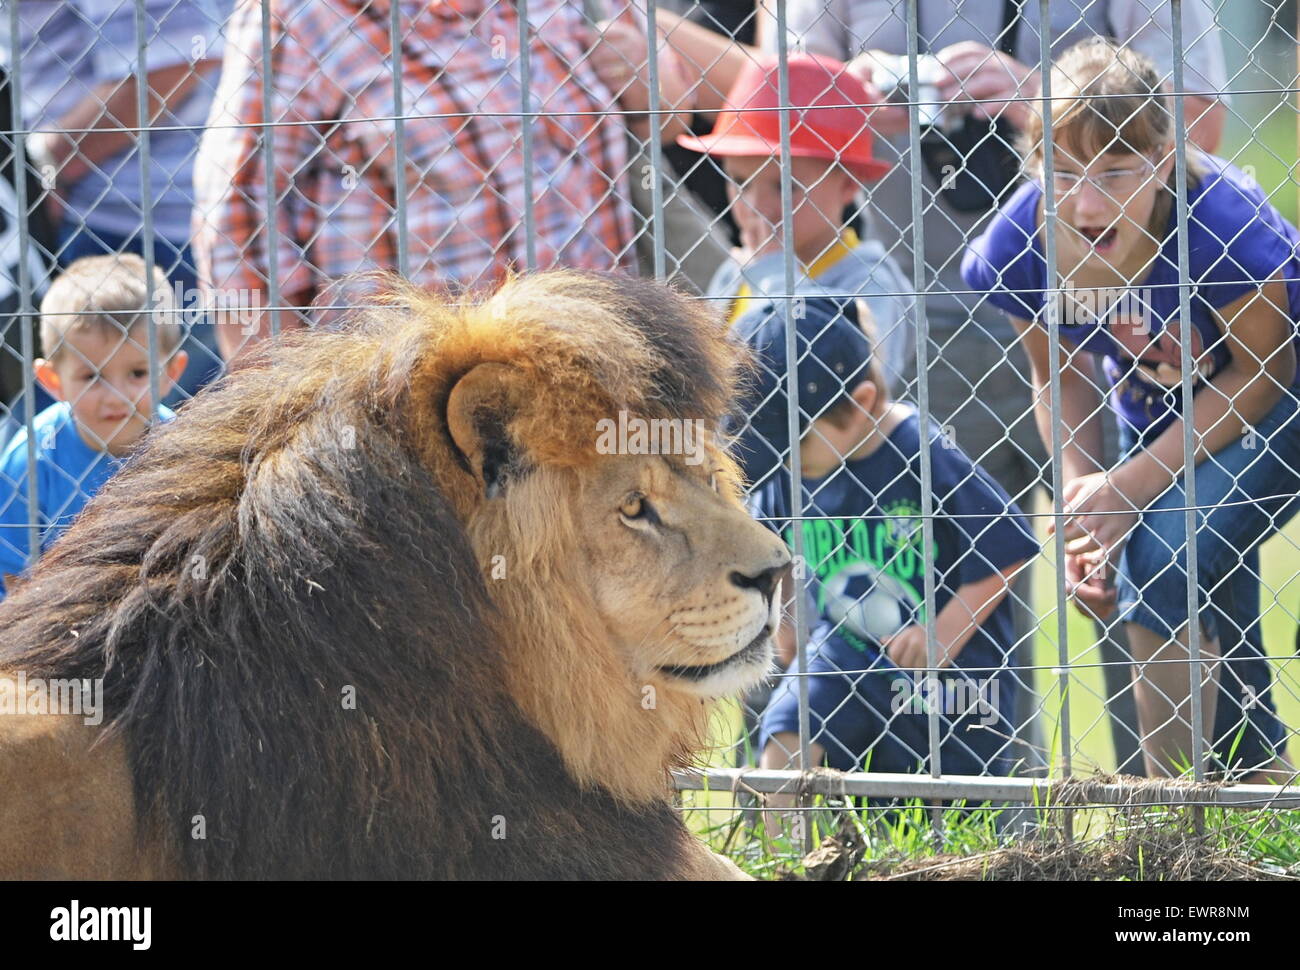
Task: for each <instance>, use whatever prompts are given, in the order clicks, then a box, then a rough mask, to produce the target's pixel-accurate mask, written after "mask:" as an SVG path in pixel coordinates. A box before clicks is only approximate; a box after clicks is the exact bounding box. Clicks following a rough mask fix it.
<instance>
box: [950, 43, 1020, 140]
mask: <svg viewBox="0 0 1300 970" xmlns="http://www.w3.org/2000/svg"><path fill="white" fill-rule="evenodd" d="M935 57H936V58H937V59H938V61H939V63H941V64H942V65H943V66H944V67H946V68H947V69H948V75H947V76H946V77H943V78H941V79H940V80H939V81H938V85H939V97H940V98H941V99H942V100H943V101H945V102H960V101H971V100H974V101H977V102H981V103H977V104H974V105H970V106H969V107H970V109H971V110H972V111H973V112H974V113H975V114H976V115H977V116H979V117H983V118H989V119H992V118H996V117H997V116H998V115H999V114H1000V113H1001V112H1003V111H1006V112H1007V113H1008V114H1007V117H1008V120H1010V121H1011V122H1012V123H1013V124H1016V125H1017V126H1019V127H1023V117H1024V115H1023V112H1024V111H1025V110H1026V106H1025V105H1024V104H1023V103H1017V102H1014V101H1012V100H1011V99H1013V98H1017V97H1020V98H1023V97H1029V96H1031V95H1032V94H1033V93H1034V90H1036V86H1035V88H1034V90H1031V89H1030V88H1029V86H1028V85H1027V84H1026V81H1028V80H1029V79H1030V77H1031V76H1032V75H1033V73H1034V70H1033V68H1031V67H1028V66H1027V65H1024V64H1021V63H1020V62H1019V61H1017V60H1016V59H1015V58H1014V57H1010V56H1008V55H1007V54H1004V53H1002V51H995V50H993V48H991V47H989V46H988V45H987V44H981V43H979V42H978V41H973V40H966V41H962V42H961V43H959V44H950V45H948V46H947V47H945V48H944V49H943V50H941V51H939V52H938V53H937V54H935Z"/></svg>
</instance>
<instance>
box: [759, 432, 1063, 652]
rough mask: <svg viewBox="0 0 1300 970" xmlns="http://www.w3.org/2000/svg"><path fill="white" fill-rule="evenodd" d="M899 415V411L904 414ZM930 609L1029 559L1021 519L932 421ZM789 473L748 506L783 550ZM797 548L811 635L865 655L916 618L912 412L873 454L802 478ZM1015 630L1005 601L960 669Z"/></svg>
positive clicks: (920, 609) (1003, 647)
mask: <svg viewBox="0 0 1300 970" xmlns="http://www.w3.org/2000/svg"><path fill="white" fill-rule="evenodd" d="M909 410H910V409H909ZM928 437H929V449H930V460H931V465H930V468H931V482H932V485H933V489H932V491H933V495H934V513H935V518H934V556H933V562H934V587H935V604H934V605H935V609H936V610H940V611H941V610H942V609H943V608H944V606H946V605H947V603H948V601H949V600H951V599H952V597H953V594H954V593H955V592H956V591H957V590H958V589H959V588H960V587H962V586H965V585H966V584H967V583H972V582H975V581H977V580H980V579H983V578H984V577H986V576H989V575H990V574H992V573H995V572H998V571H1000V570H1002V569H1006V568H1007V567H1008V566H1012V565H1014V564H1016V563H1018V562H1020V561H1022V560H1024V559H1030V558H1032V557H1034V556H1036V555H1037V554H1038V550H1039V547H1038V540H1037V539H1036V538H1035V537H1034V534H1033V532H1032V531H1031V530H1030V528H1029V524H1028V523H1027V522H1026V520H1025V517H1024V515H1023V514H1022V513H1021V512H1020V510H1019V509H1018V508H1017V507H1016V505H1015V503H1014V502H1012V501H1011V499H1010V498H1008V497H1007V493H1006V492H1004V491H1003V490H1002V488H1001V487H1000V486H999V485H998V484H997V483H996V482H995V481H994V480H993V479H992V478H991V477H989V475H988V474H987V473H986V472H985V471H984V470H983V469H981V468H978V467H976V466H975V465H974V464H973V463H972V462H971V460H970V459H969V458H967V457H966V455H965V454H964V453H963V452H962V451H961V449H959V448H957V447H956V446H955V445H952V443H951V442H949V441H946V440H945V439H944V438H943V437H942V436H940V435H939V434H938V432H937V431H936V430H935V429H934V428H933V427H932V428H931V431H930V434H929V436H928ZM789 477H790V476H789V473H788V472H787V473H786V474H785V475H784V476H782V475H775V476H773V477H771V478H769V479H768V481H767V482H766V483H765V484H764V485H762V486H761V487H760V488H759V489H758V490H757V491H756V492H755V496H754V499H755V500H754V505H755V507H756V509H757V511H758V513H759V514H760V515H761V516H763V517H765V518H766V519H767V524H768V525H769V526H770V527H772V528H773V529H775V530H777V531H778V532H780V534H781V535H783V536H784V537H785V539H786V542H787V544H789V545H790V546H791V547H792V548H793V546H794V536H793V531H792V524H793V523H792V521H791V512H790V503H789V500H788V495H789ZM796 514H798V515H802V516H807V517H808V518H806V519H804V520H803V542H804V555H805V557H806V558H807V561H808V565H809V572H810V573H811V574H812V575H813V576H814V578H815V582H814V584H813V588H814V595H815V598H816V603H815V609H816V611H817V615H818V617H819V622H818V624H817V627H816V630H815V631H814V640H818V639H821V638H824V637H825V636H828V635H831V636H839V637H841V638H843V639H844V640H845V641H846V642H848V643H849V644H850V645H851V646H853V647H855V648H856V649H858V650H861V651H863V652H864V653H868V654H874V653H877V652H879V641H880V639H881V638H882V637H886V636H889V635H890V634H892V633H895V632H897V631H898V630H901V629H902V628H903V627H905V626H909V625H911V624H913V623H916V624H921V623H924V622H925V576H924V566H925V557H924V556H923V554H922V532H921V422H920V420H919V418H918V416H917V414H916V412H915V411H912V412H911V413H910V414H909V415H908V416H907V417H906V418H905V419H904V420H902V421H901V422H900V423H899V424H898V426H897V427H896V428H894V430H893V432H892V433H891V434H890V436H889V438H888V439H887V440H886V441H885V442H883V443H882V444H881V446H880V447H879V448H878V449H876V451H875V452H873V453H872V454H870V455H868V456H867V457H865V458H862V459H859V460H857V461H848V462H845V463H844V465H843V466H842V467H841V468H838V469H836V470H835V471H833V472H831V473H830V474H829V475H827V476H826V477H825V478H821V479H805V480H804V508H803V509H802V510H797V511H796ZM1014 643H1015V634H1014V630H1013V626H1012V620H1011V602H1010V599H1009V598H1008V597H1004V598H1003V599H1002V601H1001V602H1000V603H999V604H998V605H997V608H996V609H995V610H994V611H993V613H992V614H991V615H990V616H989V618H988V619H986V620H985V621H984V624H983V626H982V627H981V628H980V629H979V630H977V631H976V632H975V634H974V635H973V636H972V637H971V638H970V640H969V641H967V643H966V646H965V647H964V648H963V649H962V651H961V653H960V654H959V655H958V657H957V660H956V661H955V664H956V666H959V667H981V666H993V667H996V666H1000V665H1001V664H1003V663H1004V661H1005V659H1006V657H1007V655H1008V652H1009V650H1010V648H1011V646H1012V645H1013V644H1014Z"/></svg>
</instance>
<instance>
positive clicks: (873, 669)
mask: <svg viewBox="0 0 1300 970" xmlns="http://www.w3.org/2000/svg"><path fill="white" fill-rule="evenodd" d="M859 307H860V303H859V302H858V301H849V302H841V301H838V300H834V299H830V298H821V297H816V298H809V299H807V300H806V301H805V302H803V303H802V304H801V305H799V306H798V307H797V312H796V313H795V318H796V329H797V346H798V351H799V358H798V367H797V375H798V381H799V405H800V412H801V414H800V426H801V428H802V429H803V435H802V438H801V440H800V443H799V454H800V461H801V463H802V468H801V474H802V478H803V481H802V483H801V484H802V489H801V492H802V495H801V498H800V499H799V502H798V505H797V506H795V505H793V504H792V502H791V501H790V475H789V473H788V471H786V469H785V467H784V462H785V461H786V459H787V457H788V453H789V448H790V445H789V436H788V432H787V428H788V425H787V398H786V394H785V377H784V374H785V373H786V370H787V364H786V353H785V323H784V319H783V315H782V314H780V313H779V312H777V311H776V310H775V309H770V310H769V312H768V313H767V314H765V315H763V316H761V317H760V316H755V317H754V318H753V320H752V322H750V321H741V323H740V324H739V325H738V327H739V333H738V336H740V338H741V339H743V340H745V341H746V342H747V343H749V344H750V345H751V346H752V347H754V349H755V350H756V351H757V352H758V354H759V358H760V361H761V363H762V366H761V367H760V368H759V372H760V376H759V378H758V380H757V385H758V386H757V387H756V389H755V391H756V393H755V394H754V395H753V397H752V398H751V400H752V401H753V402H754V403H755V404H756V411H755V412H754V413H753V416H752V418H751V419H750V423H749V426H748V427H747V428H746V429H745V430H744V431H743V432H742V434H741V436H740V439H739V441H738V445H739V447H740V457H741V460H742V461H743V462H745V464H746V467H747V471H749V470H751V469H755V470H757V471H758V474H759V478H760V480H759V481H758V482H757V484H756V487H755V491H754V497H755V504H756V506H757V511H758V514H759V515H760V516H762V517H764V518H766V519H767V520H768V521H769V524H771V525H772V527H773V528H776V529H778V530H779V531H780V532H781V533H782V534H783V535H784V536H785V537H786V539H787V542H789V543H790V544H791V546H793V544H794V543H793V527H794V523H796V522H797V523H798V524H799V526H800V527H801V528H802V529H803V540H804V553H805V556H806V559H807V568H808V570H809V571H810V572H811V574H812V577H813V582H812V584H811V588H810V592H811V593H812V595H813V598H814V600H815V602H814V603H813V604H811V605H812V612H813V615H814V617H815V619H814V623H813V626H814V630H813V635H812V639H811V647H812V649H811V653H810V660H809V665H808V669H809V672H810V674H811V676H810V677H808V696H809V707H810V713H811V728H812V744H811V745H810V754H811V758H812V761H813V764H815V765H816V764H822V763H823V762H824V763H826V764H829V765H830V766H831V767H833V768H838V769H840V770H845V771H849V770H855V769H856V770H862V769H864V768H869V769H870V770H872V771H887V772H912V771H917V770H928V762H929V757H928V755H929V750H930V745H929V720H928V716H927V713H926V712H927V710H928V707H929V705H934V706H937V707H938V708H939V714H940V727H941V730H940V742H941V747H940V758H941V768H942V770H943V773H944V774H971V775H978V774H1008V773H1009V772H1010V771H1011V768H1012V765H1011V764H1010V763H1009V759H1008V758H1007V756H1006V754H1005V752H1006V750H1007V748H1008V745H1009V743H1010V739H1011V737H1012V735H1013V733H1014V726H1015V724H1016V720H1015V711H1014V710H1013V705H1014V698H1015V692H1014V691H1013V690H1012V686H1013V685H1012V682H1011V677H1012V676H1014V675H1013V673H1012V671H1011V670H1010V669H1009V667H1008V657H1009V656H1010V655H1011V650H1012V647H1013V646H1014V639H1015V636H1014V633H1013V628H1012V620H1011V604H1010V602H1009V601H1008V599H1007V597H1006V594H1007V590H1008V587H1009V583H1010V582H1011V580H1012V579H1013V578H1014V576H1015V575H1016V573H1017V571H1018V570H1019V569H1020V568H1021V567H1022V566H1024V564H1025V563H1026V562H1027V561H1028V560H1030V559H1032V558H1033V557H1034V556H1035V555H1037V553H1038V548H1039V547H1038V542H1037V540H1036V539H1035V538H1034V535H1033V532H1032V531H1031V530H1030V528H1029V526H1028V524H1027V523H1026V521H1025V519H1024V517H1023V515H1022V514H1021V513H1020V510H1019V509H1017V508H1016V506H1015V504H1014V503H1013V502H1012V501H1011V500H1010V499H1009V498H1008V497H1007V494H1006V493H1005V492H1004V491H1003V490H1002V489H1001V488H1000V487H999V486H998V485H997V484H996V483H995V482H994V481H993V479H992V478H990V477H989V476H988V475H987V474H986V473H985V472H983V471H982V470H981V469H979V468H978V467H977V466H975V465H974V464H973V463H972V462H971V460H970V459H969V458H967V457H966V455H965V454H963V453H962V451H961V450H960V449H959V448H958V447H957V446H956V444H955V442H953V441H951V440H950V439H948V438H946V437H945V436H943V435H940V434H939V433H938V432H937V430H935V429H930V430H928V431H927V430H924V429H923V428H922V427H921V424H920V421H919V419H918V415H917V413H916V411H915V410H914V409H913V408H912V407H911V406H910V405H908V404H904V403H902V402H898V401H891V400H890V399H889V395H888V391H887V390H886V386H885V382H884V381H883V379H882V377H881V373H880V368H879V366H878V365H877V363H876V362H875V361H874V360H873V358H872V348H871V343H870V339H869V337H868V335H867V332H866V331H865V330H864V328H863V326H862V325H861V324H860V323H859V320H858V314H859V312H861V310H860V309H859ZM751 410H752V409H751ZM922 447H925V448H927V449H928V450H929V453H930V460H931V472H932V479H931V482H932V495H933V509H934V515H935V518H934V548H933V550H932V554H931V559H932V562H933V572H934V576H933V578H934V587H935V609H936V611H937V612H936V615H935V635H936V638H937V640H938V646H939V666H940V667H941V668H942V671H941V673H940V674H939V675H937V676H936V677H935V678H933V679H929V678H927V677H926V675H925V673H924V670H923V668H925V666H926V640H925V630H924V625H923V624H924V622H925V617H924V613H925V605H924V589H925V576H924V570H925V567H926V557H925V556H924V554H923V551H922V542H921V539H922V524H921V508H922V491H921V448H922ZM774 464H777V466H778V467H777V470H775V471H772V472H768V473H766V474H765V473H764V469H771V468H772V466H773V465H774ZM751 477H752V476H751ZM778 645H779V648H780V652H781V654H782V660H783V661H784V662H785V663H786V664H789V663H790V661H791V659H792V658H793V656H794V647H795V644H794V634H793V631H792V623H791V617H790V616H789V615H787V617H786V619H785V621H783V624H782V629H781V631H780V633H779V636H778ZM797 732H798V684H797V678H794V677H788V678H783V679H782V680H781V682H780V684H779V686H778V687H777V688H776V689H775V690H774V691H773V694H772V698H771V701H770V702H769V704H768V707H767V710H766V712H765V713H764V715H763V720H762V726H761V730H760V736H759V746H760V750H761V752H762V754H761V758H760V765H761V766H762V767H764V768H777V769H780V768H786V767H790V766H791V764H792V762H793V763H795V764H796V766H797V758H798V756H797V753H796V752H797V751H798V748H799V745H798V733H797ZM792 754H793V755H794V757H793V758H791V755H792ZM780 801H781V799H779V798H773V799H770V800H769V804H770V805H778V804H780Z"/></svg>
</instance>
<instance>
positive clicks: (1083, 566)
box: [1065, 553, 1119, 622]
mask: <svg viewBox="0 0 1300 970" xmlns="http://www.w3.org/2000/svg"><path fill="white" fill-rule="evenodd" d="M1114 576H1115V567H1114V566H1113V565H1112V564H1111V561H1110V559H1109V557H1107V556H1105V555H1101V554H1097V553H1088V554H1084V555H1070V554H1069V553H1066V555H1065V590H1066V593H1067V595H1069V597H1070V599H1071V600H1073V601H1074V605H1075V607H1077V608H1078V610H1079V612H1080V613H1082V614H1083V615H1084V616H1086V617H1087V618H1088V619H1090V620H1101V621H1103V622H1104V621H1106V620H1107V619H1109V618H1110V616H1111V614H1113V613H1114V612H1115V604H1116V603H1117V602H1118V600H1119V593H1118V591H1117V590H1116V589H1115V581H1114Z"/></svg>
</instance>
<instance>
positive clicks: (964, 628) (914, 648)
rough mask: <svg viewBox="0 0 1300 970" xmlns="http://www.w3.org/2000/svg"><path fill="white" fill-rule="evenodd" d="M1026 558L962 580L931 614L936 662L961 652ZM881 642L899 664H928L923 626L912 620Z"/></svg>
mask: <svg viewBox="0 0 1300 970" xmlns="http://www.w3.org/2000/svg"><path fill="white" fill-rule="evenodd" d="M1027 561H1028V560H1021V561H1020V562H1017V563H1013V564H1012V565H1010V566H1007V567H1005V568H1003V569H1000V570H998V571H997V572H992V573H989V574H988V575H987V576H985V577H984V578H983V579H977V580H975V581H974V582H970V583H963V584H962V585H961V586H959V587H957V589H956V591H955V592H954V593H953V594H952V599H950V600H948V602H947V603H945V604H944V607H943V609H941V610H940V611H939V613H938V615H937V616H936V617H935V618H934V639H935V642H936V644H937V646H938V648H939V666H940V667H948V666H951V665H952V663H953V661H955V660H956V659H957V657H958V656H960V655H961V652H962V650H963V649H965V647H966V644H967V643H969V642H970V638H971V637H973V636H974V635H975V631H976V630H978V629H979V628H980V627H981V626H983V624H984V621H985V620H987V619H988V618H989V617H990V616H992V615H993V611H994V610H996V609H997V608H998V604H999V603H1001V602H1002V599H1003V597H1005V596H1006V595H1007V591H1008V590H1009V589H1010V588H1011V583H1012V582H1013V581H1014V580H1015V578H1016V574H1017V573H1018V572H1019V571H1020V570H1021V568H1022V567H1023V566H1024V565H1025V563H1026V562H1027ZM881 645H882V646H883V647H884V648H885V650H886V652H887V653H888V654H889V659H890V660H892V661H893V662H894V663H895V664H897V665H898V666H899V667H903V668H908V669H912V670H919V669H921V668H924V667H926V666H927V663H926V655H925V627H923V626H921V625H920V624H913V625H912V626H909V627H905V628H904V629H902V630H900V631H899V632H898V633H896V634H894V635H893V636H892V637H885V638H884V640H882V641H881Z"/></svg>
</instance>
